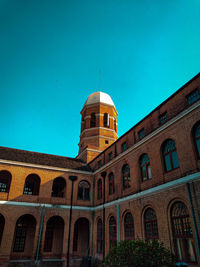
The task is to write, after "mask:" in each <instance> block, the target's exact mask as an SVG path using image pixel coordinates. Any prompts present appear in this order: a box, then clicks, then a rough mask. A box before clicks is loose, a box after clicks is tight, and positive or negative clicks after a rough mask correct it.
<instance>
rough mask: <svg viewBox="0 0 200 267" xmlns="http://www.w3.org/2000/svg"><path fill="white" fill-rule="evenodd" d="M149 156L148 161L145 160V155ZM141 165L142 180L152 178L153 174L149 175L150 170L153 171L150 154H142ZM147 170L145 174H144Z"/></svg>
mask: <svg viewBox="0 0 200 267" xmlns="http://www.w3.org/2000/svg"><path fill="white" fill-rule="evenodd" d="M146 156H147V157H148V161H145V159H144V157H146ZM139 165H140V172H141V178H142V181H143V182H144V181H147V180H151V179H152V174H151V176H150V175H149V171H150V173H151V167H150V159H149V156H148V154H146V153H145V154H142V155H141V156H140V159H139ZM143 168H144V171H143ZM144 172H145V175H146V176H144V175H143V174H144Z"/></svg>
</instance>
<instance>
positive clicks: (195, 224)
mask: <svg viewBox="0 0 200 267" xmlns="http://www.w3.org/2000/svg"><path fill="white" fill-rule="evenodd" d="M186 188H187V193H188V198H189V202H190V209H191V213H192V220H193V225H194V232H195V237H196V242H197V252H198V258H199V261H200V244H199V235H198V230H197V223H196V218H195V213H194V206H193V202H192V195H191V191H190V184H189V183H186Z"/></svg>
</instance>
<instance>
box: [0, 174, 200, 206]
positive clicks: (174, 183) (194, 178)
mask: <svg viewBox="0 0 200 267" xmlns="http://www.w3.org/2000/svg"><path fill="white" fill-rule="evenodd" d="M198 180H200V172H197V173H194V174H191V175H188V176H185V177H181V178H179V179H176V180H173V181H171V182H168V183H165V184H162V185H158V186H155V187H153V188H150V189H147V190H144V191H142V192H139V193H136V194H132V195H129V196H126V197H123V198H119V199H117V200H114V201H111V202H108V203H105V204H104V205H103V204H101V205H99V206H96V207H82V206H73V210H85V211H97V210H100V209H102V208H103V207H105V208H107V207H110V206H114V205H116V204H120V203H123V202H125V201H130V200H134V199H140V198H142V197H146V196H149V195H151V196H152V195H153V194H156V193H158V192H162V191H164V190H171V189H174V188H176V187H180V186H182V185H184V184H186V183H191V182H193V181H198ZM0 205H11V206H27V207H46V208H60V209H70V205H57V204H55V205H52V204H43V203H40V204H39V203H28V202H17V201H6V200H0Z"/></svg>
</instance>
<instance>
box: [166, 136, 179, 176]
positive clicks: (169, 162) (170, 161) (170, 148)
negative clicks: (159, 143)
mask: <svg viewBox="0 0 200 267" xmlns="http://www.w3.org/2000/svg"><path fill="white" fill-rule="evenodd" d="M163 158H164V163H165V170H166V172H168V171H171V170H173V169H176V168H178V167H179V161H178V155H177V152H176V144H175V142H174V141H173V140H167V141H166V142H165V143H164V145H163Z"/></svg>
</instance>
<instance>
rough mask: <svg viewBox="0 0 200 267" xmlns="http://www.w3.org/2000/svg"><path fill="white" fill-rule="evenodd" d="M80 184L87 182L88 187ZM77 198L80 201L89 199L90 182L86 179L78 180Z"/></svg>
mask: <svg viewBox="0 0 200 267" xmlns="http://www.w3.org/2000/svg"><path fill="white" fill-rule="evenodd" d="M81 184H83V185H84V184H85V185H86V184H87V186H88V187H86V186H81ZM77 199H78V200H82V201H90V183H89V182H88V181H86V180H82V181H80V182H79V184H78V197H77Z"/></svg>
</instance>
